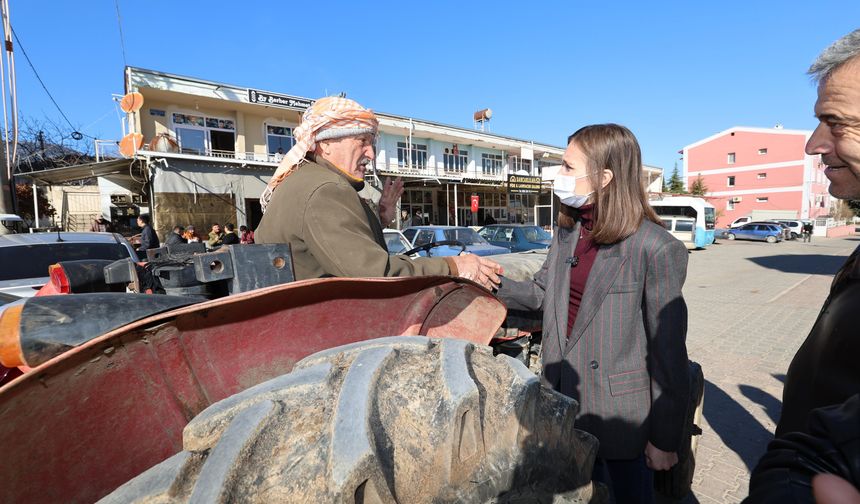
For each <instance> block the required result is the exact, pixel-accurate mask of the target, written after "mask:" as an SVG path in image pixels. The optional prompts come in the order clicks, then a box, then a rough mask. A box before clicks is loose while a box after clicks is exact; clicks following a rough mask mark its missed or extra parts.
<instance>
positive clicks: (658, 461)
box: [645, 441, 678, 471]
mask: <svg viewBox="0 0 860 504" xmlns="http://www.w3.org/2000/svg"><path fill="white" fill-rule="evenodd" d="M677 463H678V454H677V453H676V452H666V451H663V450H661V449H660V448H657V447H656V446H654V445H652V444H651V442H650V441H648V444H647V445H645V464H646V465H647V466H648V467H649V468H651V469H653V470H655V471H668V470H669V469H671V468H672V466H673V465H675V464H677Z"/></svg>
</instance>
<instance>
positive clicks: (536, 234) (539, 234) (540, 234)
mask: <svg viewBox="0 0 860 504" xmlns="http://www.w3.org/2000/svg"><path fill="white" fill-rule="evenodd" d="M522 230H523V236H524V237H525V239H526V241H529V242H537V241H542V240H552V235H551V234H549V233H547V232H546V231H544V230H543V229H541V228H539V227H537V226H527V227H524V228H522Z"/></svg>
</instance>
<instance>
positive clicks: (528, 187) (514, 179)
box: [508, 175, 541, 194]
mask: <svg viewBox="0 0 860 504" xmlns="http://www.w3.org/2000/svg"><path fill="white" fill-rule="evenodd" d="M540 188H541V178H540V177H532V176H530V175H508V194H540Z"/></svg>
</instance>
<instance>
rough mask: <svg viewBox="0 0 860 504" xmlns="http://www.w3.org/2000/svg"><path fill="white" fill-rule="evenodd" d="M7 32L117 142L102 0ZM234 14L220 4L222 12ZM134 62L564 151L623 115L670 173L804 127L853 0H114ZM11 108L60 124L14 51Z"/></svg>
mask: <svg viewBox="0 0 860 504" xmlns="http://www.w3.org/2000/svg"><path fill="white" fill-rule="evenodd" d="M10 4H11V5H10V10H11V18H12V26H13V28H14V29H15V31H16V32H17V34H18V36H19V38H20V39H21V43H22V45H23V46H24V49H26V51H27V53H28V54H29V56H30V58H31V59H32V61H33V63H34V65H35V66H36V69H37V71H38V72H39V74H40V75H41V77H42V79H43V80H44V81H45V84H46V85H47V86H48V89H49V90H50V91H51V93H52V94H53V95H54V97H55V98H56V100H57V102H58V103H59V104H60V107H62V109H63V111H64V112H65V113H66V115H67V116H68V117H69V118H70V120H71V121H72V123H73V124H74V125H75V127H76V128H79V129H80V130H81V131H82V132H84V133H86V134H88V135H91V136H95V137H99V138H113V139H118V138H119V137H120V136H121V133H120V131H121V130H120V125H119V121H118V119H117V114H116V112H115V110H114V104H113V102H112V101H111V93H122V92H123V84H122V69H123V55H122V49H121V46H120V36H119V29H118V24H117V13H116V6H115V2H114V1H113V0H84V1H74V2H67V1H60V0H54V1H32V0H10ZM228 6H229V7H228ZM119 8H120V13H121V18H122V28H123V33H124V39H125V53H126V60H127V62H128V64H129V65H133V66H139V67H143V68H149V69H153V70H160V71H165V72H171V73H177V74H181V75H188V76H192V77H198V78H203V79H208V80H215V81H220V82H225V83H229V84H236V85H240V86H248V87H254V88H259V89H266V90H270V91H276V92H282V93H287V94H295V95H299V96H307V97H311V98H317V97H320V96H323V95H324V94H325V93H326V92H327V93H329V94H336V93H338V92H341V91H345V92H346V93H347V94H348V96H349V97H350V98H353V99H355V100H358V101H359V102H360V103H362V104H364V105H366V106H368V107H371V108H373V109H375V110H379V111H383V112H389V113H393V114H400V115H408V116H412V117H417V118H422V119H428V120H433V121H438V122H443V123H447V124H454V125H459V126H466V127H471V126H472V121H471V117H472V113H473V112H474V111H475V110H478V109H481V108H485V107H490V108H492V109H493V119H492V121H491V124H490V127H491V130H492V131H493V132H495V133H499V134H504V135H510V136H515V137H519V138H525V139H531V140H535V141H539V142H544V143H549V144H552V145H559V146H561V145H564V143H565V139H566V137H567V135H569V134H570V133H572V132H573V131H574V130H576V129H577V128H579V127H580V126H583V125H586V124H590V123H596V122H618V123H621V124H624V125H626V126H628V127H630V128H631V129H632V130H633V132H634V133H635V134H636V135H637V136H638V138H639V141H640V143H641V145H642V151H643V161H644V162H645V163H646V164H651V165H656V166H660V167H662V168H664V169H666V171H667V176H668V172H671V170H672V166H673V164H674V163H675V162H676V161H678V164H679V166H680V164H681V163H680V161H679V159H680V155H679V154H678V153H677V152H678V150H680V149H681V148H682V147H683V146H685V145H688V144H690V143H693V142H695V141H697V140H700V139H702V138H705V137H707V136H709V135H711V134H714V133H717V132H719V131H721V130H724V129H727V128H730V127H732V126H756V127H772V126H773V125H775V124H776V123H781V124H783V125H784V127H785V128H788V129H812V128H814V127H815V125H816V120H815V119H814V117H813V114H812V107H813V104H814V101H815V87H814V86H813V85H812V84H811V83H810V81H809V79H808V77H807V76H806V75H805V71H806V69H807V68H808V66H809V64H810V63H811V62H812V61H813V60H814V59H815V57H816V56H817V55H818V53H819V52H820V51H821V50H822V49H824V48H825V47H826V46H827V45H829V44H830V43H831V42H833V41H834V40H836V39H837V38H839V37H840V36H842V35H844V34H846V33H848V32H850V31H852V30H854V29H856V28H858V27H860V1H858V0H844V1H831V0H816V1H814V2H813V1H810V0H806V1H800V0H784V1H763V0H762V1H759V0H745V1H735V0H720V1H696V0H688V1H672V2H669V1H666V2H659V1H658V2H643V1H628V2H623V1H616V2H608V1H604V2H593V1H588V2H586V1H566V2H541V1H534V0H532V1H529V2H505V1H493V2H490V1H486V2H485V1H474V2H469V1H459V2H452V1H429V2H402V1H401V2H363V1H351V2H345V1H344V2H340V1H329V2H289V1H283V0H271V1H268V2H265V1H256V0H245V1H244V2H230V3H228V2H219V1H214V2H213V1H208V2H202V1H179V0H173V1H162V0H149V1H147V2H132V1H129V0H119ZM16 54H17V55H16V58H17V70H18V88H19V107H20V113H21V116H22V117H27V118H35V119H39V118H44V117H47V118H50V119H52V120H54V121H56V122H57V123H63V122H64V121H62V119H60V115H59V113H58V112H57V111H56V109H55V108H54V107H53V105H52V104H51V103H50V101H49V100H48V98H47V96H46V94H45V93H44V91H43V90H42V89H41V87H40V86H39V84H38V82H37V81H36V80H35V78H34V76H33V72H32V71H31V70H30V68H29V67H28V65H27V63H26V61H25V60H24V58H23V55H21V54H20V51H19V52H17V53H16Z"/></svg>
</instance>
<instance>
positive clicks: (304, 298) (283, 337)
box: [0, 277, 505, 503]
mask: <svg viewBox="0 0 860 504" xmlns="http://www.w3.org/2000/svg"><path fill="white" fill-rule="evenodd" d="M504 318H505V308H504V306H503V305H502V304H501V303H500V302H499V301H498V300H497V299H496V298H495V297H494V296H493V295H492V294H490V293H489V292H488V291H486V290H485V289H483V288H481V287H480V286H478V285H477V284H474V283H471V282H468V281H464V280H459V279H452V278H450V277H414V278H402V279H349V278H327V279H319V280H307V281H300V282H293V283H288V284H283V285H277V286H273V287H268V288H264V289H258V290H254V291H250V292H245V293H241V294H235V295H232V296H228V297H225V298H220V299H216V300H212V301H206V302H202V303H199V304H194V305H191V306H186V307H182V308H177V309H174V310H171V311H168V312H164V313H160V314H157V315H154V316H150V317H147V318H144V319H142V320H138V321H136V322H132V323H130V324H127V325H125V326H123V327H120V328H118V329H115V330H112V331H110V332H108V333H107V334H104V335H102V336H99V337H97V338H95V339H92V340H89V341H86V342H85V343H83V344H80V346H76V347H74V348H73V349H72V350H70V351H67V352H65V353H62V354H60V355H58V356H56V357H54V358H52V359H50V360H49V361H47V362H45V363H43V364H41V365H39V366H38V367H35V368H34V369H33V370H32V371H30V372H29V373H26V374H25V375H24V376H21V377H19V378H17V379H15V380H14V381H12V382H11V383H10V384H8V385H6V386H4V387H2V388H0V446H3V448H4V451H5V452H6V454H8V455H11V454H16V456H15V460H14V463H11V462H12V460H11V459H7V462H10V463H7V464H2V466H0V481H3V484H2V485H0V501H2V502H31V503H36V502H84V501H89V502H91V501H95V500H98V499H99V498H101V497H102V496H104V495H106V494H107V493H109V492H111V491H112V490H114V489H115V488H117V487H118V486H120V485H121V484H123V483H124V482H126V481H128V480H129V479H131V478H133V477H134V476H136V475H137V474H139V473H141V472H143V471H144V470H146V469H147V468H149V467H151V466H153V465H154V464H156V463H158V462H160V461H162V460H164V459H166V458H167V457H170V456H171V455H173V454H175V453H177V452H179V451H181V450H182V431H183V428H184V427H185V425H186V424H187V423H188V421H189V420H190V419H192V418H193V417H194V416H195V415H197V414H198V413H199V412H200V411H202V410H203V409H204V408H206V407H207V406H209V405H210V404H212V403H214V402H216V401H219V400H221V399H224V398H226V397H228V396H230V395H233V394H235V393H237V392H240V391H242V390H244V389H247V388H248V387H251V386H253V385H256V384H258V383H261V382H263V381H266V380H269V379H271V378H274V377H276V376H279V375H282V374H284V373H288V372H289V371H290V370H291V369H292V367H293V365H294V364H295V363H296V362H297V361H299V360H300V359H302V358H303V357H305V356H308V355H310V354H312V353H315V352H318V351H320V350H324V349H327V348H331V347H335V346H339V345H343V344H347V343H352V342H357V341H362V340H367V339H372V338H377V337H382V336H395V335H426V336H432V337H453V338H461V339H467V340H469V341H471V342H473V343H477V344H487V343H488V342H489V341H490V338H491V337H492V336H493V334H495V333H496V331H497V329H498V328H499V327H500V326H501V323H502V321H503V320H504Z"/></svg>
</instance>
